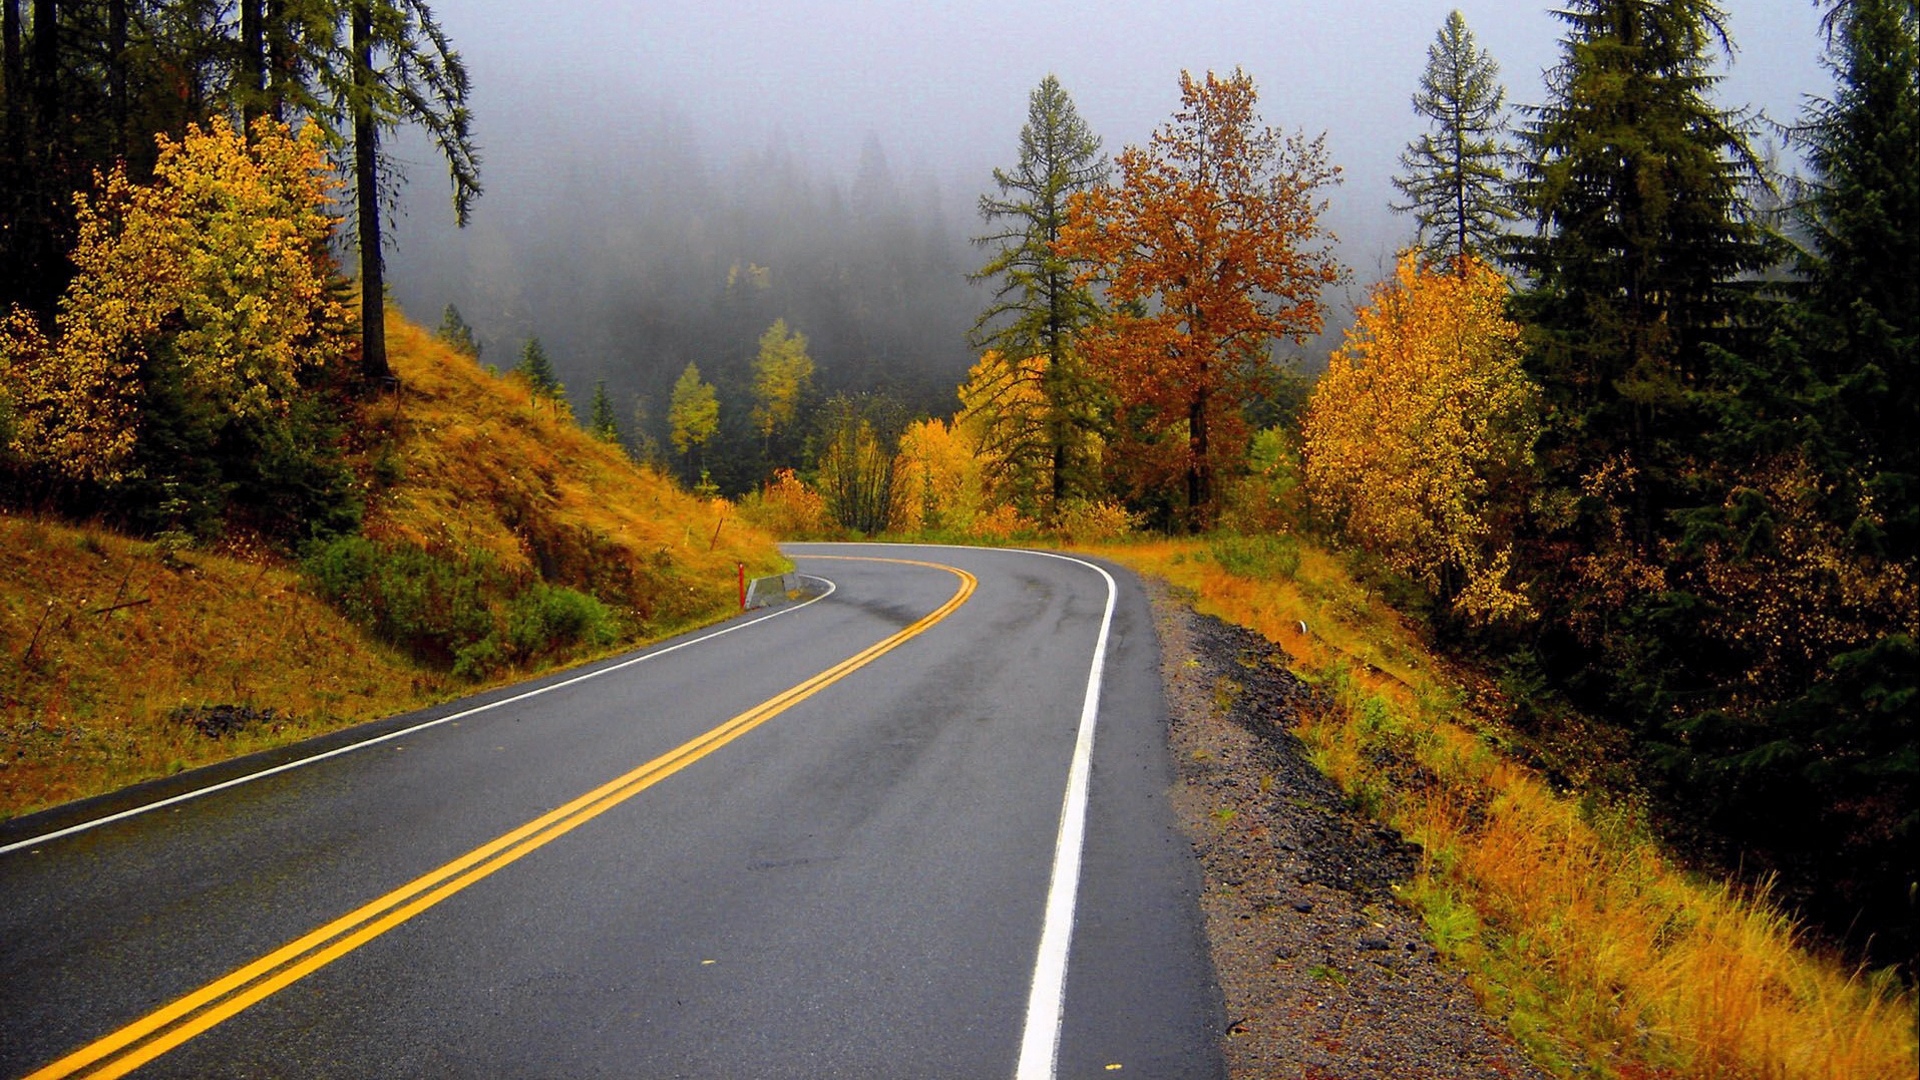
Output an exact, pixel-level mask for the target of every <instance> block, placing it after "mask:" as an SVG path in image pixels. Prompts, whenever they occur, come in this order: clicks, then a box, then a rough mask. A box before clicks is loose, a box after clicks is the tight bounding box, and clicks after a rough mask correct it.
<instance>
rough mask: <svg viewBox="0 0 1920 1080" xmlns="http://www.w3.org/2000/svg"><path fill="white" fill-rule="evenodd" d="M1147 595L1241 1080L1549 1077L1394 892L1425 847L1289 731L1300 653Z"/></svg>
mask: <svg viewBox="0 0 1920 1080" xmlns="http://www.w3.org/2000/svg"><path fill="white" fill-rule="evenodd" d="M1147 588H1148V593H1149V596H1150V597H1151V598H1152V601H1153V608H1154V619H1155V623H1156V629H1157V630H1158V632H1159V636H1160V646H1161V668H1162V679H1163V681H1164V684H1165V686H1166V693H1167V706H1168V713H1169V716H1170V720H1171V725H1170V730H1169V733H1168V737H1169V745H1170V747H1171V750H1172V753H1173V756H1174V765H1175V769H1176V771H1177V774H1178V780H1177V782H1176V784H1175V788H1174V792H1173V803H1174V810H1175V813H1176V815H1177V816H1178V817H1179V819H1180V822H1181V825H1182V827H1183V828H1184V829H1185V830H1186V831H1187V834H1188V836H1189V837H1190V838H1191V840H1192V843H1193V849H1194V853H1195V855H1196V857H1197V858H1198V859H1199V862H1200V865H1201V868H1202V873H1203V875H1204V889H1203V892H1202V897H1201V907H1202V910H1203V914H1204V916H1205V920H1206V927H1207V935H1208V938H1209V940H1210V942H1211V945H1212V951H1213V962H1214V968H1215V971H1216V973H1217V976H1218V978H1219V982H1220V989H1221V992H1222V995H1223V996H1224V998H1225V1001H1226V1009H1227V1037H1226V1047H1225V1051H1226V1057H1227V1066H1228V1070H1229V1075H1230V1076H1232V1077H1234V1078H1248V1080H1252V1078H1260V1080H1269V1078H1273V1080H1278V1078H1299V1080H1336V1078H1337V1080H1363V1078H1371V1077H1380V1078H1388V1077H1392V1078H1400V1077H1411V1076H1419V1077H1432V1078H1441V1077H1460V1078H1468V1077H1474V1078H1477V1077H1545V1075H1546V1074H1545V1073H1542V1072H1541V1071H1540V1070H1538V1069H1536V1068H1535V1067H1534V1066H1532V1065H1531V1064H1530V1063H1528V1062H1527V1061H1526V1059H1525V1058H1524V1056H1523V1055H1522V1054H1521V1052H1520V1051H1519V1050H1518V1049H1517V1048H1516V1047H1515V1046H1514V1045H1513V1044H1512V1042H1511V1040H1509V1039H1508V1038H1507V1037H1506V1036H1505V1034H1504V1033H1503V1032H1502V1031H1501V1030H1500V1027H1499V1026H1498V1024H1497V1023H1496V1022H1495V1021H1494V1020H1493V1019H1491V1018H1489V1017H1488V1016H1487V1015H1486V1014H1485V1013H1484V1012H1483V1011H1482V1010H1481V1007H1480V1004H1479V1002H1478V1001H1477V999H1476V998H1475V996H1474V994H1473V992H1472V990H1471V989H1470V988H1469V987H1468V986H1467V984H1466V981H1465V977H1464V976H1463V975H1462V974H1461V973H1459V972H1458V971H1455V970H1450V969H1449V968H1447V967H1446V966H1444V964H1443V962H1442V961H1441V960H1440V958H1439V957H1438V955H1437V954H1436V953H1435V952H1434V950H1433V949H1432V948H1431V947H1429V946H1428V944H1427V942H1426V938H1425V935H1424V932H1423V931H1424V928H1423V926H1422V924H1421V922H1420V919H1419V916H1418V915H1417V914H1415V913H1414V912H1412V911H1410V910H1408V909H1407V908H1405V907H1403V906H1401V905H1400V904H1399V903H1397V902H1396V901H1395V900H1394V897H1393V885H1394V883H1395V882H1400V881H1405V880H1407V879H1408V878H1410V877H1412V875H1413V874H1414V872H1415V870H1416V869H1417V868H1418V865H1419V863H1418V860H1419V854H1420V853H1419V849H1418V847H1417V846H1415V845H1412V844H1409V843H1407V842H1406V841H1405V840H1403V839H1402V837H1401V836H1400V834H1399V833H1398V832H1396V831H1395V830H1393V829H1391V828H1388V827H1386V826H1383V825H1380V824H1378V823H1376V822H1373V821H1371V820H1369V819H1367V818H1366V817H1364V816H1362V815H1359V814H1357V813H1355V812H1353V811H1352V810H1351V809H1349V807H1348V805H1347V802H1346V799H1345V798H1344V796H1342V794H1341V793H1340V791H1339V790H1338V788H1337V787H1335V786H1334V784H1333V783H1332V782H1331V781H1330V780H1328V779H1327V778H1326V777H1325V776H1323V775H1321V773H1320V772H1319V771H1318V770H1317V769H1315V768H1314V767H1313V765H1312V763H1311V762H1310V761H1308V760H1307V757H1306V752H1305V750H1304V748H1303V747H1302V745H1301V744H1300V742H1299V740H1298V739H1296V738H1295V737H1294V735H1293V734H1292V730H1291V729H1292V727H1293V724H1294V722H1295V718H1296V716H1297V715H1299V713H1300V712H1301V711H1302V710H1305V709H1308V708H1311V707H1313V696H1312V691H1311V690H1310V689H1309V688H1308V687H1307V686H1306V685H1305V684H1303V683H1301V682H1300V681H1299V680H1298V679H1297V678H1295V677H1294V676H1293V675H1292V674H1291V673H1290V672H1288V671H1287V669H1286V655H1285V654H1284V653H1283V652H1282V651H1281V650H1280V649H1279V648H1278V647H1277V646H1275V645H1273V644H1272V643H1270V642H1268V641H1267V640H1266V639H1265V638H1263V637H1261V636H1260V635H1258V634H1256V633H1254V632H1252V631H1250V630H1246V629H1243V628H1241V627H1237V626H1233V625H1230V624H1228V623H1225V622H1222V621H1220V620H1218V619H1215V618H1212V617H1210V616H1204V615H1199V614H1196V613H1195V612H1193V611H1192V610H1191V609H1190V608H1189V607H1188V606H1187V605H1186V604H1184V603H1182V602H1180V601H1179V600H1177V599H1175V598H1174V597H1172V596H1171V595H1170V594H1169V591H1168V590H1167V588H1166V586H1165V585H1163V584H1161V583H1159V582H1155V581H1151V580H1149V581H1148V582H1147Z"/></svg>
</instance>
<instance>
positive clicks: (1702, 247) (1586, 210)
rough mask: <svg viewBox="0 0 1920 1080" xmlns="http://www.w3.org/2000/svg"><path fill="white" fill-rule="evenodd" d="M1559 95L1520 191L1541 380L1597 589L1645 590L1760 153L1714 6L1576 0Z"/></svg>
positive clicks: (1522, 263)
mask: <svg viewBox="0 0 1920 1080" xmlns="http://www.w3.org/2000/svg"><path fill="white" fill-rule="evenodd" d="M1559 17H1560V18H1562V19H1563V20H1565V21H1566V22H1567V24H1568V25H1569V28H1570V30H1569V33H1568V36H1567V38H1566V39H1565V41H1564V44H1563V53H1562V58H1561V61H1560V63H1559V64H1558V65H1557V66H1556V67H1554V68H1553V69H1552V71H1551V72H1549V89H1550V92H1551V98H1550V100H1549V102H1548V103H1547V104H1545V105H1542V106H1539V107H1537V108H1533V109H1530V110H1528V112H1529V113H1530V114H1531V119H1530V122H1529V123H1528V124H1527V125H1526V126H1525V128H1524V130H1523V131H1522V132H1521V140H1522V143H1523V145H1524V148H1525V149H1526V151H1528V153H1527V155H1526V161H1527V164H1526V165H1525V167H1524V173H1523V176H1522V178H1521V180H1520V181H1519V183H1518V185H1517V187H1518V190H1519V192H1520V194H1521V197H1522V199H1523V205H1524V206H1525V208H1526V209H1527V210H1529V211H1530V212H1531V213H1532V215H1533V217H1534V219H1535V224H1536V227H1537V232H1536V233H1535V235H1533V236H1530V237H1524V238H1520V239H1519V240H1517V241H1516V244H1515V258H1516V263H1517V265H1518V267H1519V268H1520V269H1521V270H1522V271H1523V272H1524V273H1525V274H1526V275H1527V277H1528V278H1529V282H1528V284H1529V286H1530V288H1529V289H1528V291H1527V292H1526V293H1525V294H1524V295H1523V296H1522V297H1521V298H1520V300H1519V308H1518V310H1519V312H1520V314H1521V315H1522V321H1523V322H1527V323H1530V324H1531V325H1532V326H1533V327H1534V328H1535V331H1536V333H1535V340H1534V346H1533V349H1532V351H1531V356H1530V366H1531V368H1532V372H1531V373H1532V374H1533V376H1534V378H1535V379H1536V381H1537V382H1539V383H1540V385H1541V386H1542V388H1543V390H1544V391H1545V394H1546V397H1547V403H1548V407H1549V415H1551V416H1552V417H1553V418H1554V419H1553V422H1552V423H1551V424H1550V425H1549V427H1548V429H1547V432H1546V435H1545V437H1544V441H1543V447H1542V449H1543V461H1542V464H1543V466H1544V468H1545V470H1546V473H1547V483H1548V485H1549V487H1554V488H1558V489H1559V490H1560V491H1562V492H1564V493H1566V495H1567V499H1566V500H1565V502H1564V503H1563V504H1562V505H1564V506H1565V507H1566V514H1565V515H1562V520H1560V521H1559V522H1558V523H1557V524H1558V526H1559V527H1561V534H1562V538H1563V539H1565V540H1566V541H1567V542H1569V543H1571V544H1573V545H1574V548H1575V549H1578V550H1583V551H1592V552H1596V554H1595V555H1594V557H1593V558H1592V559H1589V560H1587V561H1586V562H1585V563H1583V564H1582V565H1585V566H1586V567H1588V569H1589V570H1590V571H1591V573H1590V574H1589V578H1590V584H1593V585H1595V586H1596V587H1598V588H1600V589H1602V590H1603V591H1611V592H1613V593H1614V594H1615V595H1616V598H1617V597H1618V590H1620V589H1622V588H1631V587H1632V586H1631V585H1630V584H1629V583H1631V582H1638V583H1640V584H1643V585H1645V586H1647V587H1648V588H1652V587H1653V586H1654V584H1655V582H1656V581H1657V577H1658V575H1657V572H1655V571H1654V570H1653V569H1652V560H1653V559H1655V558H1656V557H1657V553H1658V551H1659V549H1660V541H1661V536H1660V533H1661V530H1662V529H1663V528H1664V527H1666V525H1667V524H1668V522H1669V515H1670V512H1671V511H1672V510H1674V509H1675V508H1676V507H1678V506H1681V505H1684V504H1685V503H1686V502H1687V500H1688V499H1690V498H1694V497H1697V493H1696V494H1689V493H1688V492H1687V491H1686V490H1685V488H1686V486H1687V485H1688V484H1689V482H1690V478H1689V477H1688V476H1687V475H1686V472H1687V469H1688V467H1689V460H1690V454H1689V450H1688V447H1689V443H1690V441H1691V440H1693V439H1695V438H1696V437H1697V436H1698V434H1699V432H1700V430H1701V428H1702V427H1703V426H1704V425H1703V421H1702V416H1701V414H1700V413H1699V411H1698V410H1699V409H1700V408H1701V407H1702V406H1703V404H1704V399H1703V398H1702V396H1701V394H1702V392H1703V391H1705V390H1706V389H1707V386H1706V383H1707V381H1708V380H1709V378H1710V375H1711V370H1712V367H1713V356H1714V353H1713V349H1714V347H1717V346H1725V345H1727V344H1729V343H1730V342H1729V340H1728V328H1729V327H1731V326H1733V325H1734V324H1735V319H1734V312H1735V307H1736V302H1737V298H1738V293H1739V290H1738V289H1737V288H1736V287H1735V285H1734V282H1735V280H1736V279H1737V278H1738V277H1739V276H1740V275H1742V274H1746V273H1749V272H1751V271H1753V270H1756V269H1758V268H1760V267H1761V266H1762V265H1763V263H1764V262H1765V261H1766V258H1767V254H1768V253H1767V248H1766V246H1765V244H1764V243H1763V236H1762V234H1761V232H1760V230H1759V228H1758V227H1757V226H1756V225H1755V224H1753V223H1752V222H1751V221H1749V220H1747V217H1746V215H1745V205H1744V203H1743V201H1742V194H1743V191H1742V188H1743V184H1744V183H1745V182H1746V181H1747V180H1748V179H1749V178H1750V177H1751V176H1753V175H1754V172H1755V169H1756V163H1755V160H1754V157H1753V154H1752V152H1751V151H1750V149H1749V147H1748V143H1747V138H1748V133H1747V130H1746V125H1745V120H1744V117H1743V116H1741V115H1738V114H1734V113H1729V112H1726V111H1724V110H1722V109H1720V108H1719V107H1718V106H1716V105H1715V104H1713V102H1712V101H1711V100H1710V93H1711V90H1712V88H1713V86H1714V84H1715V83H1716V82H1717V81H1718V79H1719V76H1718V75H1716V74H1714V73H1713V71H1712V66H1713V53H1714V51H1715V50H1716V46H1717V47H1718V48H1719V49H1720V50H1730V49H1731V44H1730V42H1729V39H1728V38H1727V35H1726V31H1725V28H1724V24H1725V16H1724V15H1723V13H1722V12H1721V11H1720V9H1719V8H1718V7H1717V6H1716V5H1715V4H1713V3H1712V2H1711V0H1571V2H1570V3H1569V4H1568V6H1567V9H1566V10H1564V11H1562V12H1560V13H1559Z"/></svg>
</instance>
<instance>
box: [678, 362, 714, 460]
mask: <svg viewBox="0 0 1920 1080" xmlns="http://www.w3.org/2000/svg"><path fill="white" fill-rule="evenodd" d="M667 427H668V428H669V436H668V437H669V438H671V439H672V440H673V448H674V449H675V450H678V451H680V453H681V455H682V456H684V457H685V459H686V461H687V467H688V476H689V478H692V477H693V476H694V475H695V473H694V472H693V471H692V470H693V461H694V457H695V455H696V454H698V453H699V451H700V449H701V448H702V447H704V446H706V445H707V443H708V442H709V441H711V440H712V439H713V436H714V435H715V433H717V432H718V431H719V430H720V395H719V394H718V392H716V391H715V390H714V388H713V384H712V383H710V382H707V381H706V380H704V379H702V378H701V377H700V367H699V365H698V364H692V363H689V364H688V365H687V367H686V370H684V371H682V372H681V373H680V378H679V380H678V381H676V382H675V383H674V384H673V397H672V398H671V399H669V400H668V402H667Z"/></svg>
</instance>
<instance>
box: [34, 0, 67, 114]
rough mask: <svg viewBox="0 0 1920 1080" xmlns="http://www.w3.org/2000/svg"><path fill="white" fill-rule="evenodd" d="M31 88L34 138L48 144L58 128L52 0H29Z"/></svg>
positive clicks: (57, 33) (57, 62)
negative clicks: (35, 127) (37, 127)
mask: <svg viewBox="0 0 1920 1080" xmlns="http://www.w3.org/2000/svg"><path fill="white" fill-rule="evenodd" d="M33 90H34V105H35V111H36V112H37V113H38V115H37V116H36V117H35V119H36V120H37V121H38V122H39V125H40V131H39V139H38V141H39V142H41V143H42V144H45V145H48V146H51V145H52V142H53V139H54V133H55V132H57V131H59V130H60V13H59V5H58V4H56V3H55V2H54V0H33Z"/></svg>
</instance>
